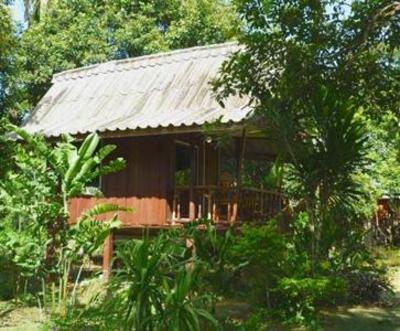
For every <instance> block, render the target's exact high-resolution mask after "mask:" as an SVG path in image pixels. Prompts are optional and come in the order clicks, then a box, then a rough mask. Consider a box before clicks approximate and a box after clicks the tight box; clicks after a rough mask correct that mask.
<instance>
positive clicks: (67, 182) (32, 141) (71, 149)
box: [11, 126, 126, 214]
mask: <svg viewBox="0 0 400 331" xmlns="http://www.w3.org/2000/svg"><path fill="white" fill-rule="evenodd" d="M11 127H12V129H13V130H14V132H15V133H16V134H17V135H18V136H19V137H21V138H22V139H23V140H24V141H25V142H26V143H27V144H28V145H30V146H31V147H32V148H33V149H34V150H35V151H36V152H37V153H38V154H39V155H41V156H42V157H44V158H45V159H46V160H47V162H48V164H49V167H50V168H52V169H53V170H54V171H55V172H56V173H57V174H58V176H59V178H60V192H61V194H62V201H63V206H64V213H65V214H68V200H69V199H70V198H72V197H75V196H79V195H80V194H82V193H84V192H85V188H86V186H87V185H88V184H89V183H90V182H91V181H92V180H93V179H95V178H97V177H99V176H102V175H106V174H108V173H111V172H117V171H119V170H121V169H123V168H124V167H125V164H126V163H125V160H123V159H122V158H116V159H114V160H111V161H109V162H108V163H105V160H106V158H107V157H108V156H109V155H110V154H111V153H112V152H113V151H114V150H115V148H116V146H115V145H105V146H102V147H99V143H100V137H99V136H98V134H97V133H92V134H90V135H88V136H87V137H86V138H85V140H84V141H83V143H82V144H81V146H80V147H79V148H77V147H76V145H74V139H73V138H72V137H71V136H69V135H65V136H63V139H62V141H61V142H59V143H58V144H57V145H56V147H55V148H51V147H50V146H49V145H48V144H47V142H46V141H45V140H44V139H43V138H41V137H34V136H31V135H30V134H29V133H28V132H26V131H25V130H23V129H21V128H18V127H16V126H11Z"/></svg>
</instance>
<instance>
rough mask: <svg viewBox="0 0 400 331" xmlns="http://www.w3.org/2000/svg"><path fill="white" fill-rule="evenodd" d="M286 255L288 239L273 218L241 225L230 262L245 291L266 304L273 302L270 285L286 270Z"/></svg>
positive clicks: (273, 285)
mask: <svg viewBox="0 0 400 331" xmlns="http://www.w3.org/2000/svg"><path fill="white" fill-rule="evenodd" d="M287 258H288V250H287V241H286V238H285V237H284V236H283V235H282V234H280V233H279V232H278V228H277V226H276V223H275V222H271V223H269V224H267V225H263V226H244V227H242V228H241V233H240V235H238V236H237V237H235V241H234V244H233V247H232V250H231V260H232V263H234V264H236V265H237V266H238V268H239V270H240V273H241V279H242V282H243V283H244V286H245V289H246V291H250V292H251V293H252V297H253V299H254V300H256V301H259V302H261V303H263V304H265V305H266V306H268V307H272V305H273V301H274V298H273V297H272V295H273V292H274V291H273V289H274V288H275V287H276V285H277V282H278V280H279V279H280V278H281V277H283V276H284V275H286V273H287V271H288V270H287V268H286V267H287V264H286V261H287Z"/></svg>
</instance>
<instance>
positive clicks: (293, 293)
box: [277, 276, 346, 325]
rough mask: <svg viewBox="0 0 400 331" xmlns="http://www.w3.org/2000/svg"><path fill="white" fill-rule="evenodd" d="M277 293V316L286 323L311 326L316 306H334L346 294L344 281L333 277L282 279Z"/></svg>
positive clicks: (313, 321) (313, 322)
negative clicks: (278, 297) (279, 315)
mask: <svg viewBox="0 0 400 331" xmlns="http://www.w3.org/2000/svg"><path fill="white" fill-rule="evenodd" d="M277 291H278V293H279V295H280V303H279V307H278V308H279V314H282V315H281V318H282V319H283V320H284V321H285V322H286V323H295V324H306V325H313V324H315V322H316V312H317V308H316V307H317V305H319V304H321V305H327V304H332V305H333V304H336V303H337V302H338V301H341V300H342V299H343V297H344V296H345V292H346V281H345V280H344V279H341V278H337V277H336V278H334V277H321V276H320V277H316V278H300V279H296V278H286V277H285V278H282V279H280V280H279V284H278V287H277Z"/></svg>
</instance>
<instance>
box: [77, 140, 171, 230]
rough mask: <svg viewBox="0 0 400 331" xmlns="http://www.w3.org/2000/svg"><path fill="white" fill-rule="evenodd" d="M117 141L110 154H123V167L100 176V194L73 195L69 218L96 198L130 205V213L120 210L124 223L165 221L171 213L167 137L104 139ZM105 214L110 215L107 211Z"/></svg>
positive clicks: (128, 224) (78, 213)
mask: <svg viewBox="0 0 400 331" xmlns="http://www.w3.org/2000/svg"><path fill="white" fill-rule="evenodd" d="M105 143H106V144H109V143H112V144H115V145H117V149H116V151H115V152H114V153H113V155H112V158H115V157H119V156H121V157H123V158H124V159H125V160H126V162H127V166H126V168H125V169H124V170H122V171H120V172H118V173H114V174H109V175H107V176H104V177H103V178H102V180H101V186H102V191H103V193H104V196H105V197H104V198H102V199H94V198H88V197H81V198H74V199H72V200H71V201H70V212H71V221H72V222H73V221H75V220H76V219H77V217H79V215H80V214H81V213H82V212H83V211H84V210H86V209H88V208H91V207H93V206H94V205H95V204H97V203H99V202H108V203H115V204H119V205H121V206H124V207H130V208H133V209H134V210H135V211H134V212H133V213H120V215H119V216H120V219H121V221H122V222H123V225H124V226H131V225H138V224H140V225H156V224H157V225H159V224H165V223H166V222H167V221H168V220H169V219H170V216H171V207H170V205H169V201H170V200H171V199H170V198H169V194H170V192H171V189H172V187H171V175H170V174H171V173H172V169H171V164H173V163H172V162H171V146H172V145H173V140H172V139H171V138H170V137H165V136H163V137H161V136H154V137H135V138H120V139H112V140H108V141H105ZM107 216H108V217H109V216H110V215H107Z"/></svg>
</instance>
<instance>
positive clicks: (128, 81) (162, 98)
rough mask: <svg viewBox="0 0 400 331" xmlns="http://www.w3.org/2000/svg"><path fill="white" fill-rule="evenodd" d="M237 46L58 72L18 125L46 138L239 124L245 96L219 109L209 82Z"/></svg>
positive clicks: (245, 113)
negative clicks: (25, 117) (25, 119)
mask: <svg viewBox="0 0 400 331" xmlns="http://www.w3.org/2000/svg"><path fill="white" fill-rule="evenodd" d="M237 49H238V46H237V45H236V44H235V43H229V44H220V45H212V46H205V47H194V48H189V49H184V50H179V51H173V52H168V53H163V54H156V55H150V56H143V57H137V58H132V59H126V60H119V61H111V62H106V63H102V64H98V65H93V66H89V67H84V68H80V69H74V70H69V71H65V72H62V73H60V74H57V75H55V76H54V78H53V81H52V82H53V85H52V87H51V88H50V89H49V91H48V92H47V93H46V95H45V96H44V97H43V99H42V100H41V101H40V102H39V104H38V105H37V107H36V109H35V110H34V111H33V113H32V114H31V116H30V117H29V119H28V120H27V122H26V123H25V124H24V128H25V129H26V130H27V131H28V132H31V133H43V134H44V135H45V136H48V137H50V136H59V135H60V134H63V133H69V134H85V133H88V132H93V131H97V132H105V131H116V130H122V131H125V130H136V129H147V128H153V129H155V128H166V127H181V126H196V125H203V124H205V123H210V122H214V121H215V120H217V119H220V120H221V122H222V123H231V122H232V123H237V122H240V121H242V120H243V119H245V118H246V117H247V116H249V114H250V112H251V109H250V108H249V107H248V106H247V100H246V99H243V98H240V97H238V96H233V97H230V98H229V99H228V100H226V102H225V108H222V107H221V106H220V105H219V104H218V103H217V102H216V100H215V98H214V96H213V94H212V92H211V88H210V85H209V82H210V80H211V79H212V78H214V77H215V76H216V73H217V71H218V68H219V67H220V65H221V63H222V62H223V61H224V60H225V59H226V58H227V57H228V56H229V55H230V54H231V53H232V52H233V51H235V50H237Z"/></svg>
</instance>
